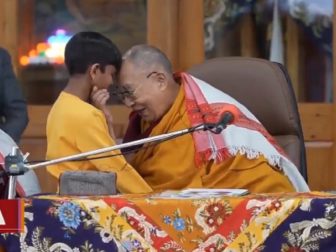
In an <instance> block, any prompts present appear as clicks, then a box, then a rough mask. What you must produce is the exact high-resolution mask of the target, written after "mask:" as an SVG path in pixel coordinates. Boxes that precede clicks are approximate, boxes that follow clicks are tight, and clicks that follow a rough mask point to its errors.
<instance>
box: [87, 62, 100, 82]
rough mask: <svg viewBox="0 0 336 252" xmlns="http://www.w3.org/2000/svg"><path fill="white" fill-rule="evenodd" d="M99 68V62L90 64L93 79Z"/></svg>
mask: <svg viewBox="0 0 336 252" xmlns="http://www.w3.org/2000/svg"><path fill="white" fill-rule="evenodd" d="M98 70H99V64H98V63H95V64H93V65H91V66H90V68H89V74H90V76H91V78H92V80H93V79H94V77H95V76H96V74H97V71H98Z"/></svg>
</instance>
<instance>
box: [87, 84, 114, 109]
mask: <svg viewBox="0 0 336 252" xmlns="http://www.w3.org/2000/svg"><path fill="white" fill-rule="evenodd" d="M90 98H91V102H92V105H93V106H95V107H96V108H98V109H100V110H102V111H105V110H106V102H107V100H108V99H109V98H110V94H109V92H108V91H107V89H98V88H97V87H96V86H94V87H93V89H92V92H91V95H90Z"/></svg>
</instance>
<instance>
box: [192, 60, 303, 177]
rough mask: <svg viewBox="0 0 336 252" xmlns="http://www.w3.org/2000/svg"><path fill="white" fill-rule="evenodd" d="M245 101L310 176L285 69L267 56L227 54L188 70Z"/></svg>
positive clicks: (293, 160)
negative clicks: (246, 56) (249, 56)
mask: <svg viewBox="0 0 336 252" xmlns="http://www.w3.org/2000/svg"><path fill="white" fill-rule="evenodd" d="M188 72H189V73H190V74H191V75H193V76H195V77H196V78H199V79H201V80H204V81H206V82H208V83H209V84H211V85H212V86H214V87H216V88H217V89H220V90H222V91H223V92H225V93H227V94H228V95H230V96H232V97H233V98H235V99H236V100H237V101H239V102H240V103H242V104H243V105H245V106H246V107H247V108H248V109H249V110H250V111H251V112H252V113H253V114H254V115H255V116H256V117H257V118H258V120H259V121H260V122H261V123H262V124H263V125H264V127H265V128H266V129H267V130H268V132H269V133H270V134H271V135H272V136H273V137H275V139H276V140H277V141H278V143H279V144H280V146H281V147H282V148H283V149H284V150H285V152H286V153H287V154H288V156H289V158H290V159H291V160H292V162H293V163H294V164H295V165H296V166H297V167H298V169H299V170H300V173H301V174H302V176H303V177H304V178H305V179H306V180H307V171H306V152H305V147H304V139H303V134H302V128H301V122H300V117H299V112H298V107H297V103H296V99H295V95H294V92H293V88H292V84H291V81H290V78H289V76H288V73H287V71H286V69H285V68H284V67H283V66H282V65H281V64H278V63H273V62H270V61H267V60H264V59H257V58H244V57H225V58H215V59H210V60H207V61H205V62H204V63H202V64H199V65H196V66H193V67H192V68H191V69H189V71H188Z"/></svg>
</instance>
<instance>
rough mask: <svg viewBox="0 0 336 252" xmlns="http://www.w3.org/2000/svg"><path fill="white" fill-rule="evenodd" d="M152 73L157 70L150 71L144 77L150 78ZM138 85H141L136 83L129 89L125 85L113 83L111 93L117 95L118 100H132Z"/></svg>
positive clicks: (134, 98)
mask: <svg viewBox="0 0 336 252" xmlns="http://www.w3.org/2000/svg"><path fill="white" fill-rule="evenodd" d="M154 74H158V72H156V71H153V72H150V73H149V74H148V75H147V76H146V79H148V78H150V77H151V76H152V75H154ZM140 87H141V85H138V86H137V87H136V88H135V89H133V90H131V89H129V88H126V87H124V86H121V85H114V86H113V87H112V92H111V93H112V95H114V96H117V97H118V99H119V100H120V101H124V100H125V99H129V100H132V101H134V100H136V98H137V97H136V96H135V93H136V91H137V90H138V89H139V88H140Z"/></svg>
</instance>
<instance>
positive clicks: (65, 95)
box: [47, 32, 152, 193]
mask: <svg viewBox="0 0 336 252" xmlns="http://www.w3.org/2000/svg"><path fill="white" fill-rule="evenodd" d="M65 64H66V67H67V69H68V72H69V75H70V78H69V81H68V83H67V86H66V87H65V89H64V90H63V91H62V92H61V94H60V95H59V97H58V99H57V100H56V102H55V103H54V105H53V107H52V109H51V111H50V113H49V115H48V120H47V142H48V147H47V159H55V158H60V157H64V156H69V155H73V154H78V153H82V152H86V151H91V150H95V149H100V148H104V147H108V146H111V145H114V144H115V142H114V140H113V139H112V137H111V135H110V134H112V135H113V130H112V121H111V120H112V119H111V117H110V114H109V112H108V111H107V110H106V107H105V106H104V104H105V103H106V101H107V99H108V98H109V94H108V92H107V88H108V87H109V86H110V85H111V84H112V83H113V76H115V75H116V74H117V72H118V71H119V69H120V65H121V54H120V52H119V50H118V48H117V47H116V46H115V45H114V44H113V43H112V41H110V40H109V39H108V38H106V37H104V36H103V35H101V34H99V33H96V32H80V33H78V34H76V35H74V36H73V37H72V38H71V39H70V41H69V42H68V44H67V45H66V48H65ZM90 96H91V97H92V99H93V100H94V101H95V102H96V103H95V104H96V105H97V106H98V108H96V107H95V106H93V104H91V102H90ZM98 104H100V105H98ZM108 154H120V152H119V151H114V152H111V153H105V154H104V155H108ZM47 170H48V172H49V173H50V174H51V175H52V176H53V177H54V178H56V179H59V177H60V175H61V173H62V172H64V171H74V170H100V171H111V172H115V173H116V175H117V188H118V190H119V191H120V192H122V193H146V192H150V191H152V189H151V188H150V187H149V185H148V184H147V183H146V182H145V181H144V180H143V178H142V177H141V176H140V175H139V174H138V173H137V172H136V171H135V170H134V169H133V168H132V167H131V166H130V165H129V164H128V163H127V162H126V160H125V159H124V157H123V156H121V155H120V156H115V157H109V158H102V159H93V160H86V161H78V162H63V163H59V164H56V165H52V166H48V167H47Z"/></svg>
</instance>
